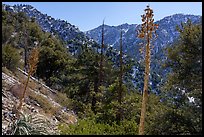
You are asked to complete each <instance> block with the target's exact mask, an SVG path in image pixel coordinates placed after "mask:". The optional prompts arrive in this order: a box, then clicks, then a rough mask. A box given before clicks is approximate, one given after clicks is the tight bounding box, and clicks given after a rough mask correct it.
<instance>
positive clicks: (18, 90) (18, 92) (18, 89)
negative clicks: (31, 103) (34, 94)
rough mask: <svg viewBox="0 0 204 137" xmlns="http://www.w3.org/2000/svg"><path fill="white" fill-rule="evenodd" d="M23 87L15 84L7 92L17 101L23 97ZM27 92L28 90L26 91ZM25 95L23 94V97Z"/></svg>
mask: <svg viewBox="0 0 204 137" xmlns="http://www.w3.org/2000/svg"><path fill="white" fill-rule="evenodd" d="M24 87H25V86H24V85H23V84H15V85H14V86H12V87H11V88H10V89H9V91H10V92H11V93H12V94H13V95H14V96H15V97H16V98H18V99H20V98H22V97H23V90H24ZM27 90H28V89H27ZM26 96H27V94H25V97H26Z"/></svg>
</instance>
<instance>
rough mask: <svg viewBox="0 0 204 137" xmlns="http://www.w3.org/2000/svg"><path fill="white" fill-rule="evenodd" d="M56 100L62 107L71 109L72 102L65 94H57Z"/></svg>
mask: <svg viewBox="0 0 204 137" xmlns="http://www.w3.org/2000/svg"><path fill="white" fill-rule="evenodd" d="M54 100H55V101H56V102H57V103H59V104H60V105H61V106H64V107H70V106H71V105H70V104H71V100H70V99H69V98H68V97H67V95H66V94H65V93H61V92H57V94H56V96H55V97H54Z"/></svg>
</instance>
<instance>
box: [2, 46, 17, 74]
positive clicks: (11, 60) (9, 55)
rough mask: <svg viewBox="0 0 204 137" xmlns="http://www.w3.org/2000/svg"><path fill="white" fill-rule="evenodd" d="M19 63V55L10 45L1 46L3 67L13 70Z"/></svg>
mask: <svg viewBox="0 0 204 137" xmlns="http://www.w3.org/2000/svg"><path fill="white" fill-rule="evenodd" d="M19 62H20V54H19V53H18V51H17V49H15V48H13V47H12V46H11V45H4V46H2V64H3V66H4V67H6V68H8V69H10V70H15V68H16V67H17V66H18V65H19Z"/></svg>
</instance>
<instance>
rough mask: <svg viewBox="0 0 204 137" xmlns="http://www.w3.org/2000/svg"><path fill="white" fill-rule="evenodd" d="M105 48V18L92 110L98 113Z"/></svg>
mask: <svg viewBox="0 0 204 137" xmlns="http://www.w3.org/2000/svg"><path fill="white" fill-rule="evenodd" d="M103 50H104V20H103V25H102V40H101V53H100V64H99V76H98V78H97V77H96V78H95V80H94V94H93V99H92V110H93V112H94V113H96V102H97V98H96V94H97V93H98V92H99V86H101V85H102V77H103Z"/></svg>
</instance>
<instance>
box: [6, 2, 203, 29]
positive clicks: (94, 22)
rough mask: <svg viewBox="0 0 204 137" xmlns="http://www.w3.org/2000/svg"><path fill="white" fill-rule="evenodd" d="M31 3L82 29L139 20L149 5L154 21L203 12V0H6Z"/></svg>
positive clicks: (137, 22)
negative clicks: (103, 23) (55, 0)
mask: <svg viewBox="0 0 204 137" xmlns="http://www.w3.org/2000/svg"><path fill="white" fill-rule="evenodd" d="M3 3H5V4H9V5H14V4H29V5H32V6H33V7H34V8H36V9H37V10H39V11H40V12H42V13H43V14H47V15H49V16H52V17H53V18H55V19H61V20H66V21H67V22H69V23H71V24H73V25H75V26H77V27H78V28H79V29H80V30H81V31H87V30H90V29H93V28H96V27H98V26H99V25H101V24H102V22H103V19H104V18H105V24H107V25H110V26H117V25H121V24H124V23H128V24H140V23H141V16H140V15H142V14H143V13H144V9H145V8H146V5H148V4H149V5H150V7H151V8H152V9H153V11H154V15H155V16H154V19H155V21H157V20H160V19H162V18H164V17H165V16H169V15H173V14H176V13H183V14H193V15H202V2H3Z"/></svg>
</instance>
